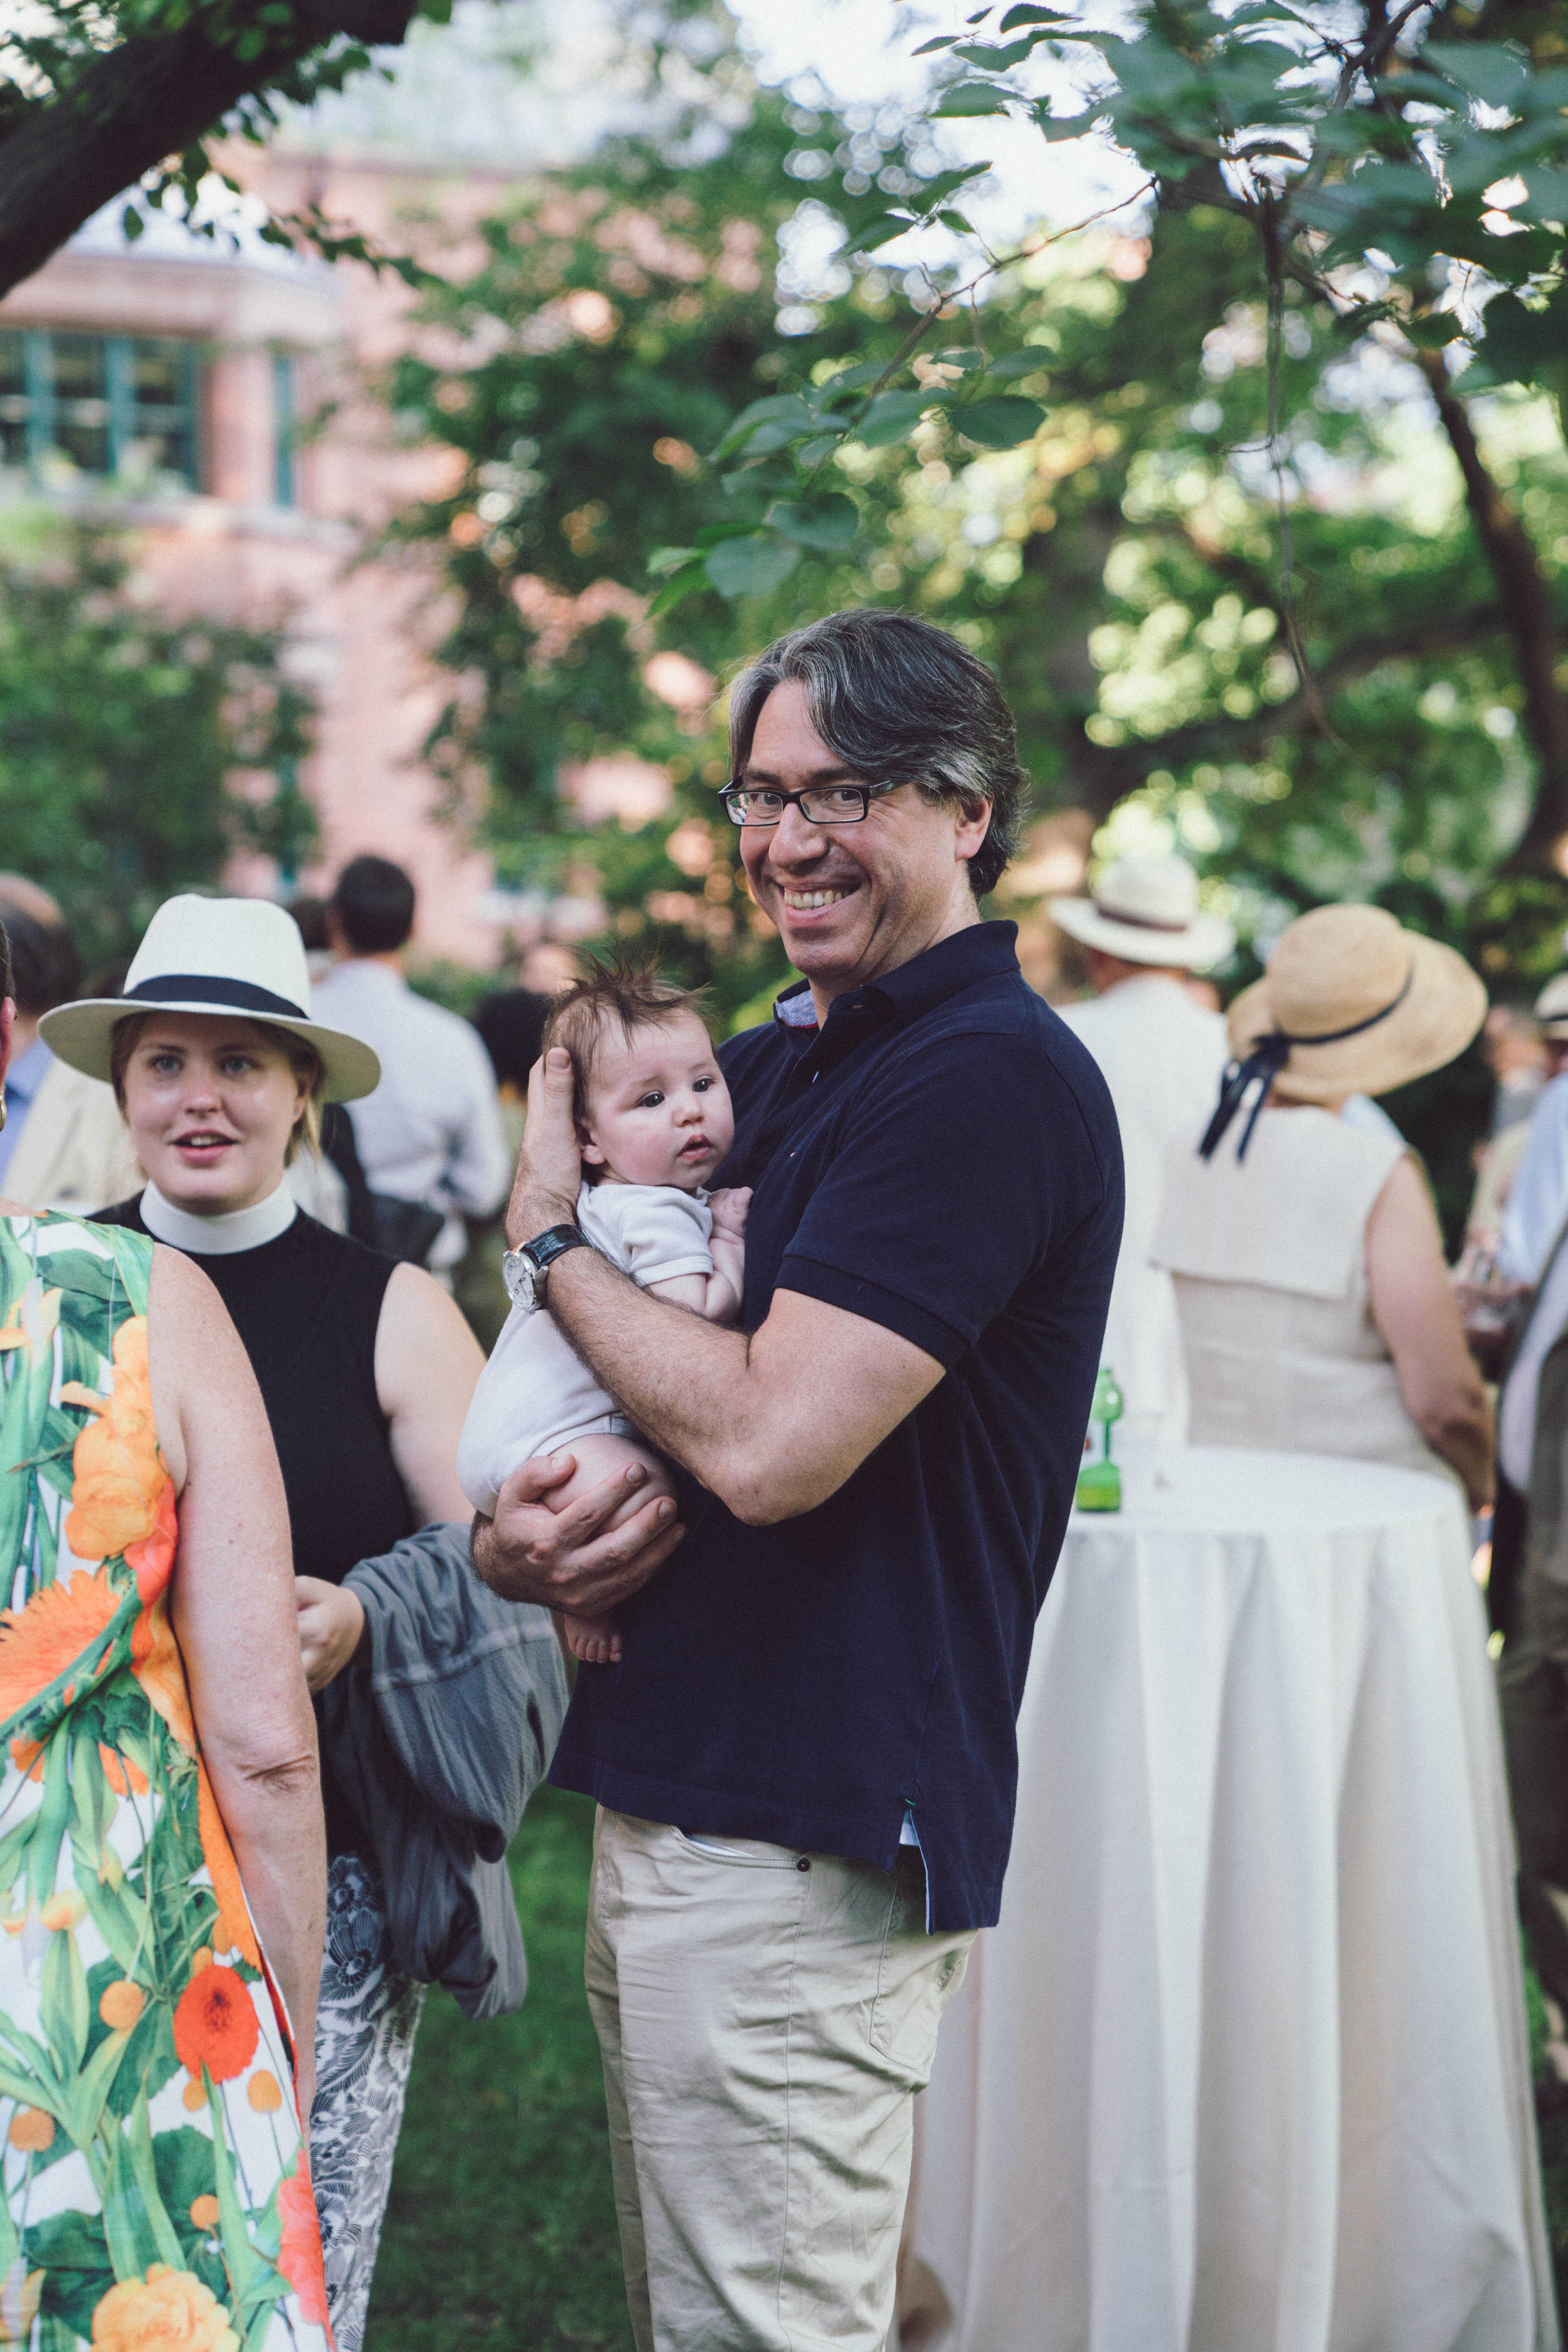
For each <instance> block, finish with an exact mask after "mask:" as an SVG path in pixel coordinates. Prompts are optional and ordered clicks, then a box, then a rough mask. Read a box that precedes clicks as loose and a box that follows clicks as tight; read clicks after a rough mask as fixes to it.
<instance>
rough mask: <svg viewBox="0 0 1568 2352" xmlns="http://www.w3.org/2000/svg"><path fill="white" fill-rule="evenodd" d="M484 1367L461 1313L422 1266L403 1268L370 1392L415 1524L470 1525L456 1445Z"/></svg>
mask: <svg viewBox="0 0 1568 2352" xmlns="http://www.w3.org/2000/svg"><path fill="white" fill-rule="evenodd" d="M484 1368H485V1360H484V1355H483V1352H482V1350H481V1349H480V1347H479V1341H478V1340H477V1339H475V1337H474V1335H473V1333H472V1332H471V1331H470V1330H469V1328H468V1325H467V1323H466V1322H465V1321H464V1319H463V1314H462V1309H461V1308H460V1307H458V1303H457V1301H456V1300H455V1299H454V1298H453V1297H452V1295H451V1293H450V1292H449V1291H446V1290H443V1289H442V1287H441V1286H440V1284H439V1283H438V1282H437V1281H436V1280H435V1278H434V1276H431V1275H428V1274H426V1272H425V1270H424V1268H423V1267H422V1266H417V1265H400V1266H399V1267H398V1269H397V1271H396V1273H395V1275H394V1276H393V1277H392V1280H391V1281H390V1282H389V1283H388V1284H387V1286H386V1296H385V1297H384V1299H383V1301H382V1307H381V1320H380V1322H379V1323H378V1324H377V1326H376V1331H375V1392H376V1395H377V1396H378V1397H379V1398H380V1400H381V1409H382V1411H383V1412H384V1413H385V1415H386V1417H387V1420H388V1421H389V1422H390V1423H391V1424H392V1425H391V1428H390V1429H389V1430H388V1432H387V1436H388V1440H389V1442H390V1444H391V1446H392V1458H393V1460H394V1461H395V1463H396V1465H397V1475H398V1476H399V1477H400V1478H401V1479H402V1481H403V1484H404V1486H405V1488H406V1489H407V1492H408V1499H409V1501H410V1503H411V1504H412V1505H413V1507H414V1511H415V1515H416V1517H417V1518H418V1519H419V1520H420V1521H421V1522H422V1523H425V1522H428V1521H429V1520H431V1519H467V1518H468V1517H469V1516H470V1510H471V1506H470V1504H469V1502H468V1497H467V1496H466V1495H465V1494H464V1492H463V1490H462V1488H461V1486H458V1438H459V1437H460V1436H461V1435H462V1433H463V1423H464V1421H465V1419H466V1418H467V1415H468V1406H469V1404H470V1403H471V1402H472V1401H473V1394H474V1389H475V1386H476V1384H477V1382H478V1381H479V1374H480V1373H481V1372H482V1371H483V1370H484Z"/></svg>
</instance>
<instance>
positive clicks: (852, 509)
mask: <svg viewBox="0 0 1568 2352" xmlns="http://www.w3.org/2000/svg"><path fill="white" fill-rule="evenodd" d="M768 521H769V522H770V523H771V524H772V526H773V529H774V530H776V531H779V532H781V533H782V534H783V536H784V538H785V539H787V540H791V541H794V542H795V545H796V546H797V547H815V548H824V549H830V550H837V549H839V548H845V547H848V546H849V545H851V543H852V542H853V541H854V538H855V534H856V532H857V531H858V530H859V528H860V517H859V514H858V510H857V509H856V505H855V501H854V499H847V498H845V497H844V496H842V494H841V493H838V492H830V493H829V494H828V495H827V496H826V498H817V499H802V500H800V501H799V502H798V503H795V502H794V501H792V500H789V499H779V500H778V501H777V502H776V504H774V505H773V506H771V507H770V508H769V509H768Z"/></svg>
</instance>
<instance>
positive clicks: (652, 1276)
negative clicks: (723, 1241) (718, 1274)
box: [578, 1184, 713, 1289]
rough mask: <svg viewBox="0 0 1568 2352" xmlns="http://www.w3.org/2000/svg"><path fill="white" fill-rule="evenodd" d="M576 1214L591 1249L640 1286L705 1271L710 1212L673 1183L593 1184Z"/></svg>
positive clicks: (708, 1259)
mask: <svg viewBox="0 0 1568 2352" xmlns="http://www.w3.org/2000/svg"><path fill="white" fill-rule="evenodd" d="M578 1219H579V1222H580V1223H581V1224H582V1227H583V1230H584V1233H585V1234H587V1236H588V1238H589V1240H590V1241H591V1242H592V1243H593V1244H595V1248H598V1249H602V1250H603V1251H604V1253H605V1256H606V1257H612V1258H614V1259H615V1261H616V1265H619V1266H621V1267H622V1268H623V1269H624V1270H625V1271H626V1273H627V1274H629V1275H630V1276H631V1277H632V1280H633V1281H634V1282H636V1283H639V1284H640V1285H641V1286H643V1287H644V1288H645V1289H646V1288H647V1285H648V1284H649V1283H650V1282H670V1281H673V1280H674V1278H675V1276H677V1275H682V1274H711V1273H712V1271H713V1254H712V1252H711V1250H710V1248H709V1246H708V1237H709V1235H710V1233H711V1232H712V1230H713V1213H712V1211H711V1210H710V1208H709V1206H708V1204H707V1202H705V1201H699V1200H697V1199H696V1198H695V1197H694V1196H693V1195H692V1194H691V1193H689V1192H681V1191H680V1190H679V1187H678V1186H677V1185H674V1184H595V1185H594V1186H593V1187H592V1188H591V1189H588V1190H586V1191H585V1192H584V1196H583V1198H582V1201H581V1202H580V1203H579V1207H578Z"/></svg>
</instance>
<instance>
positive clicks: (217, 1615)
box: [148, 1249, 327, 2116]
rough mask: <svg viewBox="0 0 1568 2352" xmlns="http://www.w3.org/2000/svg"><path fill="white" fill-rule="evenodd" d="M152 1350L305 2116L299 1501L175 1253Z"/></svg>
mask: <svg viewBox="0 0 1568 2352" xmlns="http://www.w3.org/2000/svg"><path fill="white" fill-rule="evenodd" d="M148 1355H149V1365H150V1370H151V1375H152V1385H153V1413H154V1416H155V1418H156V1421H157V1426H158V1437H159V1443H160V1444H161V1445H162V1447H163V1459H164V1461H165V1462H166V1463H167V1465H168V1467H169V1473H170V1475H171V1476H172V1478H173V1479H174V1486H175V1490H176V1492H177V1493H178V1495H179V1497H180V1547H179V1553H178V1556H177V1558H176V1560H175V1565H174V1582H173V1586H172V1589H171V1594H170V1600H171V1604H172V1612H173V1617H174V1632H175V1634H176V1636H177V1637H178V1640H179V1644H180V1648H181V1651H182V1653H183V1654H184V1662H185V1675H186V1679H187V1682H188V1684H189V1686H190V1694H191V1711H192V1715H193V1717H194V1718H195V1727H196V1737H197V1738H198V1740H199V1741H200V1743H201V1749H202V1754H203V1756H204V1757H205V1760H206V1767H207V1770H208V1773H209V1774H210V1776H211V1779H212V1784H213V1789H214V1791H215V1793H216V1797H217V1801H218V1809H219V1811H221V1812H222V1814H223V1818H224V1822H225V1824H226V1827H227V1830H228V1834H229V1838H230V1841H231V1843H232V1844H233V1846H234V1851H235V1857H236V1860H237V1862H238V1864H239V1874H240V1877H241V1879H242V1880H243V1882H244V1885H245V1892H246V1897H247V1901H248V1903H249V1905H250V1908H251V1912H252V1914H253V1915H254V1917H255V1920H256V1925H257V1927H258V1931H259V1933H260V1937H261V1940H262V1942H263V1944H264V1945H265V1946H266V1949H267V1958H268V1962H269V1964H270V1966H271V1967H272V1969H273V1970H274V1972H275V1974H276V1976H277V1978H278V1981H279V1985H280V1986H281V1988H282V1992H283V1998H284V2000H285V2001H286V2002H287V2003H288V2007H289V2018H290V2020H291V2021H292V2023H293V2028H294V2032H295V2036H296V2046H295V2071H296V2076H297V2080H298V2084H299V2090H300V2109H301V2112H302V2113H303V2114H305V2115H307V2116H308V2115H309V2113H310V2100H311V2098H312V2096H313V2095H314V2092H315V2080H316V2074H315V2049H316V1994H317V1990H318V1987H319V1986H320V1983H321V1939H322V1936H323V1934H324V1932H325V1927H326V1916H327V1847H326V1831H325V1827H324V1825H323V1822H322V1819H321V1769H320V1765H319V1762H318V1759H317V1754H316V1726H315V1720H314V1717H313V1716H312V1715H311V1712H310V1698H309V1696H308V1695H307V1692H306V1689H305V1677H304V1675H303V1674H302V1673H301V1672H300V1647H299V1642H298V1640H297V1638H296V1634H295V1622H294V1562H293V1554H292V1549H291V1546H290V1543H289V1507H288V1504H287V1502H286V1501H285V1499H284V1495H283V1479H282V1474H281V1473H280V1471H279V1467H278V1456H277V1454H276V1452H275V1451H274V1448H273V1444H272V1433H271V1431H270V1429H269V1428H268V1423H267V1413H266V1409H265V1407H264V1406H263V1404H262V1402H261V1394H260V1391H259V1390H258V1388H257V1385H256V1376H255V1374H254V1373H253V1372H252V1370H251V1369H250V1363H249V1360H248V1359H247V1356H246V1353H245V1350H244V1349H243V1348H242V1347H241V1345H240V1342H239V1339H238V1336H237V1333H236V1331H235V1328H234V1326H233V1324H232V1323H231V1322H230V1321H229V1319H228V1316H227V1314H226V1312H225V1309H224V1306H223V1302H222V1300H221V1299H220V1298H219V1297H218V1295H217V1293H216V1290H215V1289H214V1288H213V1286H212V1285H211V1283H210V1282H209V1281H208V1280H207V1278H206V1276H205V1274H203V1273H202V1271H201V1269H200V1268H199V1267H198V1266H196V1265H193V1264H192V1263H191V1261H190V1259H189V1258H186V1257H182V1256H181V1255H180V1254H179V1252H178V1251H177V1250H170V1249H158V1250H155V1251H154V1253H153V1285H152V1294H151V1299H150V1305H149V1312H148Z"/></svg>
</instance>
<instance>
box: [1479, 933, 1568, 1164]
mask: <svg viewBox="0 0 1568 2352" xmlns="http://www.w3.org/2000/svg"><path fill="white" fill-rule="evenodd" d="M1481 1039H1482V1050H1483V1052H1484V1053H1485V1055H1486V1057H1487V1062H1488V1065H1489V1068H1490V1070H1491V1074H1492V1076H1493V1077H1494V1078H1495V1079H1496V1080H1497V1092H1496V1094H1495V1095H1494V1096H1493V1097H1492V1115H1491V1129H1490V1131H1491V1133H1492V1134H1493V1135H1502V1134H1504V1133H1506V1132H1507V1130H1508V1129H1510V1128H1512V1127H1518V1126H1519V1125H1521V1122H1523V1123H1528V1121H1529V1120H1530V1118H1531V1117H1532V1116H1533V1114H1534V1110H1535V1106H1536V1103H1537V1101H1538V1100H1539V1098H1540V1095H1541V1089H1542V1087H1543V1086H1544V1085H1545V1084H1546V1081H1547V1079H1548V1078H1549V1077H1554V1076H1556V1074H1557V1072H1558V1071H1559V1070H1560V1069H1561V1068H1562V1067H1563V1061H1564V1058H1565V1057H1568V972H1559V973H1558V975H1557V977H1556V979H1555V980H1549V981H1548V982H1547V983H1546V985H1545V987H1544V988H1543V989H1542V992H1541V994H1540V995H1539V997H1537V999H1536V1002H1535V1007H1534V1010H1533V1011H1531V1008H1530V1007H1529V1006H1528V1005H1522V1004H1494V1005H1493V1006H1492V1009H1491V1011H1490V1012H1489V1013H1488V1014H1487V1019H1486V1026H1485V1028H1484V1029H1483V1030H1482V1032H1481Z"/></svg>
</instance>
